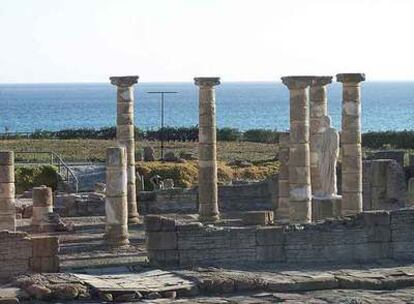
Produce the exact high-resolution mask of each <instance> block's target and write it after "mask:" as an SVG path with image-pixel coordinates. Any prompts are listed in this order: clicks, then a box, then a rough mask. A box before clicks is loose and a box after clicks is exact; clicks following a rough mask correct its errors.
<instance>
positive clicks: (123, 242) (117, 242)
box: [104, 235, 129, 247]
mask: <svg viewBox="0 0 414 304" xmlns="http://www.w3.org/2000/svg"><path fill="white" fill-rule="evenodd" d="M112 237H114V236H112ZM112 237H109V236H107V235H105V236H104V242H105V244H106V245H109V246H111V247H123V246H128V245H129V240H128V238H126V239H114V238H112Z"/></svg>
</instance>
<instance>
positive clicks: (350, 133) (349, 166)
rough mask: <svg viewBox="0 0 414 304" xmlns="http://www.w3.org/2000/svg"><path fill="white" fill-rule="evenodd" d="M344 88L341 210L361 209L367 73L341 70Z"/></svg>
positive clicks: (353, 210)
mask: <svg viewBox="0 0 414 304" xmlns="http://www.w3.org/2000/svg"><path fill="white" fill-rule="evenodd" d="M336 79H337V81H338V82H342V83H343V92H342V133H341V152H342V214H343V215H352V214H356V213H359V212H361V211H362V149H361V96H360V94H361V87H360V82H361V81H364V80H365V75H364V74H359V73H358V74H338V75H336Z"/></svg>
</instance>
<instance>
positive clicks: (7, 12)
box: [0, 0, 414, 83]
mask: <svg viewBox="0 0 414 304" xmlns="http://www.w3.org/2000/svg"><path fill="white" fill-rule="evenodd" d="M0 4H1V6H0V37H1V47H0V51H1V56H0V83H9V82H19V83H27V82H106V81H108V77H109V76H110V75H126V74H137V75H139V76H140V79H141V81H192V78H193V77H194V76H215V75H217V76H221V77H222V78H223V80H225V81H249V80H251V81H262V80H263V81H275V80H278V79H279V77H280V76H283V75H288V74H328V75H333V74H336V73H338V72H347V71H358V72H359V71H361V72H365V73H366V74H367V76H368V78H369V79H371V80H372V79H374V80H414V60H413V56H414V39H413V32H412V31H413V29H414V18H413V13H414V1H412V0H312V1H310V0H284V1H282V0H252V1H244V0H1V3H0Z"/></svg>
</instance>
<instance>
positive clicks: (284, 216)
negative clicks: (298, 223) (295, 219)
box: [275, 132, 290, 222]
mask: <svg viewBox="0 0 414 304" xmlns="http://www.w3.org/2000/svg"><path fill="white" fill-rule="evenodd" d="M289 142H290V134H289V132H284V133H280V134H279V161H280V167H279V181H278V183H279V198H278V206H277V209H276V210H275V218H276V220H277V221H281V222H284V221H289V165H288V163H289Z"/></svg>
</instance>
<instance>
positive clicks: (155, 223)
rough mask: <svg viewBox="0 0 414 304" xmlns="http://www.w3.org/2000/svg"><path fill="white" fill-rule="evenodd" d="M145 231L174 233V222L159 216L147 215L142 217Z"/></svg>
mask: <svg viewBox="0 0 414 304" xmlns="http://www.w3.org/2000/svg"><path fill="white" fill-rule="evenodd" d="M144 226H145V231H147V232H158V231H175V230H176V222H175V220H174V219H170V218H167V217H164V216H159V215H147V216H145V217H144Z"/></svg>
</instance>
